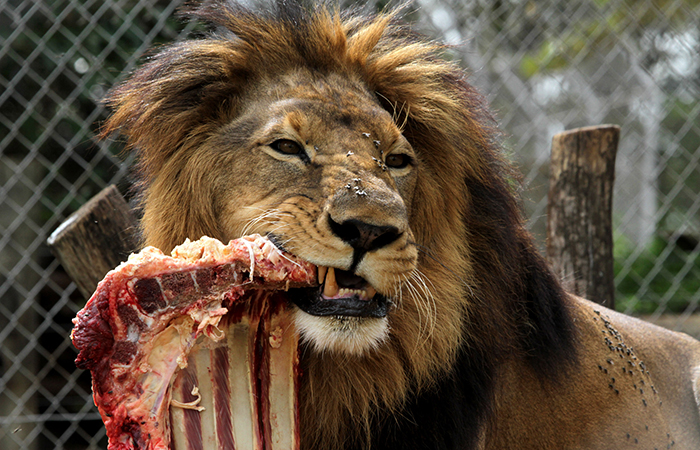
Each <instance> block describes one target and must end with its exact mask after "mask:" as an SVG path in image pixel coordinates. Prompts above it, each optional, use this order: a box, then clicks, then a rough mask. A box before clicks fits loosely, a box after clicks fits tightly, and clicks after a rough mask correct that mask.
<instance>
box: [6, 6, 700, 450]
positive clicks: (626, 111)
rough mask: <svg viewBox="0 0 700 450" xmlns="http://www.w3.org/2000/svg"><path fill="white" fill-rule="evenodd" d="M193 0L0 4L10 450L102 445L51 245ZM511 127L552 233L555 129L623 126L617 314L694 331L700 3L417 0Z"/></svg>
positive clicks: (539, 229)
mask: <svg viewBox="0 0 700 450" xmlns="http://www.w3.org/2000/svg"><path fill="white" fill-rule="evenodd" d="M180 3H181V1H167V0H144V1H135V0H106V1H104V0H0V43H1V45H0V86H2V89H0V186H1V187H0V299H1V300H0V448H2V449H4V450H10V449H44V448H58V449H83V448H105V447H106V438H105V436H104V430H103V427H102V423H101V421H100V419H99V416H98V414H97V411H96V409H95V408H94V406H93V405H92V401H91V397H90V395H91V394H90V380H89V374H88V373H86V372H83V371H78V370H77V369H75V366H74V365H73V360H74V358H75V356H76V353H75V350H74V349H73V347H72V345H71V343H70V340H69V335H70V330H71V328H72V323H71V319H72V318H73V317H74V316H75V314H76V312H77V311H78V309H80V308H81V307H82V306H83V305H84V303H85V299H83V298H81V297H80V295H79V293H78V292H77V290H76V288H75V285H74V284H72V283H71V281H70V280H69V279H68V278H67V276H66V275H65V273H64V271H63V270H62V268H61V267H60V265H59V264H58V263H57V261H56V260H55V259H54V258H53V257H52V255H51V254H50V252H49V251H48V249H47V246H46V244H45V241H46V238H47V237H48V235H49V234H50V233H51V231H53V230H54V229H55V228H56V227H57V226H58V224H59V223H60V222H61V221H62V220H64V219H65V218H66V217H67V216H68V215H69V214H70V213H72V212H73V211H75V210H76V209H77V208H78V207H79V206H80V205H82V204H83V203H85V202H86V201H87V200H88V199H89V198H90V197H92V196H93V195H94V194H96V193H97V192H99V191H100V190H101V189H102V188H104V187H105V186H107V185H109V184H112V183H114V184H117V185H118V186H119V187H120V189H121V191H122V192H128V188H129V186H130V180H129V171H128V167H129V166H130V165H131V162H132V161H131V159H130V157H129V156H128V155H123V154H120V148H119V147H118V146H116V145H114V144H109V143H96V142H95V141H94V140H93V138H94V135H95V133H96V130H97V128H98V127H99V122H100V120H103V119H104V118H105V117H106V111H105V109H104V108H103V107H102V105H101V104H100V99H101V98H102V97H103V95H104V93H105V91H106V89H108V88H109V87H110V86H112V85H113V84H114V83H115V82H116V81H117V80H119V79H120V78H121V77H122V76H123V75H122V74H124V73H128V72H129V71H130V70H132V69H133V68H134V67H136V66H137V64H138V63H139V62H141V61H142V60H143V58H144V55H147V52H148V49H150V48H152V47H153V46H154V45H158V44H161V43H165V42H170V41H172V40H175V39H179V38H181V37H183V36H185V35H186V34H188V32H189V31H190V29H191V26H190V25H186V24H184V23H181V22H179V21H178V20H177V19H175V18H174V17H173V14H174V12H175V10H176V9H177V7H178V6H179V5H180ZM413 6H414V7H415V13H412V14H411V17H412V18H414V19H415V20H416V28H419V29H421V30H422V31H424V32H425V33H427V34H429V35H432V36H438V37H441V39H443V40H445V41H446V42H448V43H450V44H454V45H455V47H454V48H453V49H452V51H450V52H449V54H448V55H447V57H450V58H455V59H457V60H459V61H461V62H463V63H464V65H465V66H467V67H469V68H470V70H471V73H472V77H471V79H472V82H473V83H474V84H475V85H476V86H477V87H479V88H480V89H481V90H482V92H485V93H486V94H487V96H488V98H489V100H490V101H491V103H492V105H493V107H494V109H495V111H496V112H497V115H498V117H499V120H500V122H501V125H502V127H503V129H504V130H505V131H506V133H507V136H508V137H507V142H506V144H507V150H508V151H509V152H510V154H511V158H512V159H513V160H514V161H516V162H517V164H518V165H519V166H520V168H521V170H522V172H523V184H524V188H525V189H524V197H525V209H526V211H527V213H528V214H529V216H530V217H531V229H532V231H533V233H534V234H535V235H536V237H538V238H539V239H540V240H542V237H543V236H544V226H545V225H544V224H545V218H544V212H545V206H546V198H545V197H546V191H547V188H548V180H547V174H548V159H549V148H550V143H551V138H552V136H553V135H554V134H555V133H557V132H559V131H563V130H564V129H570V128H574V127H578V126H586V125H597V124H601V123H614V124H618V125H620V126H621V128H622V133H621V145H620V149H619V154H618V163H617V182H616V183H617V184H616V192H615V200H614V209H615V211H614V221H615V226H616V230H615V244H616V251H615V254H616V261H615V270H616V284H617V286H618V288H617V299H616V301H617V304H618V309H620V310H622V311H624V312H627V313H631V314H637V315H643V316H644V317H646V318H648V319H650V320H654V321H662V322H663V323H665V324H666V325H667V326H669V327H670V328H673V329H685V330H686V331H689V332H691V333H692V334H695V335H696V336H700V329H698V328H700V327H697V325H695V324H696V323H697V321H696V320H695V316H693V315H692V314H693V313H694V312H695V311H696V310H697V309H698V302H699V301H700V246H699V245H698V240H699V238H700V214H699V213H698V209H700V164H699V163H698V159H699V158H700V150H699V147H700V58H699V57H698V54H700V31H699V29H698V27H697V24H698V23H700V2H699V1H698V0H687V1H672V0H572V1H567V2H560V1H554V0H543V1H534V0H532V1H527V0H415V2H414V4H413Z"/></svg>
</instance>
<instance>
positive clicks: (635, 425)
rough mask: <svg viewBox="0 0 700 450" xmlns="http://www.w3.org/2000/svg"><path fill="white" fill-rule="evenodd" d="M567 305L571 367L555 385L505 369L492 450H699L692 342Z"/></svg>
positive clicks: (696, 349)
mask: <svg viewBox="0 0 700 450" xmlns="http://www.w3.org/2000/svg"><path fill="white" fill-rule="evenodd" d="M569 305H570V311H571V314H572V319H573V322H574V326H575V332H576V335H577V346H578V348H577V353H578V355H579V357H578V360H577V363H576V365H575V366H573V367H571V369H570V370H569V371H568V373H567V374H566V376H564V377H561V378H559V379H558V380H556V381H551V380H549V379H543V378H542V377H541V376H539V374H535V373H533V372H532V371H531V370H529V369H528V368H527V367H525V366H523V365H521V364H518V363H517V362H516V363H514V364H511V365H506V366H505V367H506V368H505V371H504V372H503V373H502V374H501V382H500V383H499V388H497V390H496V395H497V402H496V404H497V411H496V414H495V418H496V422H497V424H498V425H497V426H496V427H495V430H497V431H496V432H495V433H494V434H493V440H492V444H494V445H493V448H501V447H499V446H500V445H505V444H506V443H507V442H509V441H511V440H512V439H516V438H517V439H518V440H519V441H520V443H521V444H520V447H519V448H592V449H597V448H600V449H604V448H626V446H629V445H633V444H639V445H643V446H647V447H649V448H654V447H656V448H667V446H668V445H671V446H672V448H688V449H691V448H699V446H700V414H699V411H698V396H697V393H698V378H699V375H700V342H698V341H696V340H694V339H692V338H690V337H689V336H687V335H685V334H682V333H676V332H672V331H669V330H665V329H662V328H660V327H657V326H655V325H653V324H650V323H647V322H644V321H642V320H639V319H635V318H632V317H629V316H626V315H623V314H620V313H617V312H615V311H612V310H610V309H607V308H604V307H602V306H600V305H597V304H595V303H591V302H589V301H587V300H584V299H581V298H577V297H570V298H569ZM512 386H518V388H517V389H515V390H514V389H512Z"/></svg>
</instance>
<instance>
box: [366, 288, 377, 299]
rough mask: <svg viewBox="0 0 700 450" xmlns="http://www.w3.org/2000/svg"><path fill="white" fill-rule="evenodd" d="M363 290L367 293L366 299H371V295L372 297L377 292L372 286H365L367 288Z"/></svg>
mask: <svg viewBox="0 0 700 450" xmlns="http://www.w3.org/2000/svg"><path fill="white" fill-rule="evenodd" d="M365 292H366V293H367V299H368V300H372V297H374V296H375V295H376V294H377V290H376V289H374V288H373V287H372V286H367V290H366V291H365Z"/></svg>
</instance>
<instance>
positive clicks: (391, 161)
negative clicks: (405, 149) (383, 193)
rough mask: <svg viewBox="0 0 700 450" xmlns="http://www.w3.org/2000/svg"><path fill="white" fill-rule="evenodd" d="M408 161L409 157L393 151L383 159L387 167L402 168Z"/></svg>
mask: <svg viewBox="0 0 700 450" xmlns="http://www.w3.org/2000/svg"><path fill="white" fill-rule="evenodd" d="M410 163H411V157H410V156H408V155H404V154H402V153H394V154H391V155H388V156H387V157H386V161H384V164H386V165H387V166H388V167H391V168H392V169H403V168H404V167H406V166H408V165H409V164H410Z"/></svg>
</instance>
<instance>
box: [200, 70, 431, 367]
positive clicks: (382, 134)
mask: <svg viewBox="0 0 700 450" xmlns="http://www.w3.org/2000/svg"><path fill="white" fill-rule="evenodd" d="M307 80H308V81H307ZM273 87H274V88H273ZM250 97H252V98H254V99H255V100H254V101H251V102H249V103H248V104H247V106H246V107H245V108H244V109H243V110H242V111H241V113H240V114H239V115H237V117H236V118H235V119H234V120H232V121H231V122H230V123H229V124H227V125H226V126H224V127H222V128H221V130H220V131H219V132H217V133H216V135H215V136H213V137H212V138H211V139H210V140H209V141H208V142H207V144H205V145H204V146H203V147H204V150H203V151H202V152H200V155H201V157H204V158H210V159H211V160H216V161H217V164H216V168H214V171H213V173H212V175H211V182H212V183H216V184H217V185H218V187H217V189H216V191H217V192H218V193H219V194H218V197H217V198H216V205H215V211H216V214H217V215H218V218H217V223H219V224H220V227H221V228H220V233H221V236H220V237H221V238H223V239H225V240H228V239H232V238H236V237H239V236H242V235H246V234H251V233H259V234H262V235H268V236H270V237H271V238H272V239H273V241H274V242H276V243H277V244H278V245H280V246H281V247H283V248H284V249H286V250H287V251H289V252H291V253H293V254H295V255H297V256H299V257H301V258H303V259H305V260H307V261H309V262H312V263H314V264H316V265H317V266H318V278H319V284H320V286H319V287H318V288H314V289H306V290H300V291H298V292H294V293H293V294H292V297H293V298H294V301H295V303H296V304H297V305H298V307H299V309H298V312H297V325H298V327H299V329H300V330H301V332H302V335H303V337H304V338H305V339H306V340H307V341H309V342H310V343H312V344H313V345H314V346H315V347H316V348H317V349H318V350H327V349H330V350H340V351H346V352H351V353H361V352H363V351H365V350H367V349H368V348H371V347H375V346H377V345H379V344H380V343H382V342H383V341H384V340H385V338H386V337H387V335H388V330H389V322H388V320H387V314H391V310H392V308H394V307H395V306H396V304H397V303H398V302H399V301H400V298H401V297H402V292H401V286H402V284H403V282H405V281H406V280H407V279H410V278H411V276H412V274H413V273H414V270H415V269H416V262H417V250H416V246H415V241H414V237H413V233H412V230H411V226H410V222H409V214H410V208H411V200H412V199H413V192H414V186H415V183H416V177H417V165H418V161H417V155H416V154H415V152H414V151H413V149H412V148H411V146H410V145H409V143H408V141H407V140H406V139H405V138H404V137H403V136H402V134H401V131H400V129H399V127H398V126H397V124H396V123H395V122H394V120H393V118H392V116H391V115H390V114H389V113H388V112H387V111H386V110H384V109H382V108H381V107H380V106H379V104H378V103H377V102H376V100H375V99H373V98H372V96H371V94H369V93H368V92H367V91H366V90H365V89H363V88H362V86H361V85H359V84H356V83H351V82H349V81H348V80H347V79H345V78H343V77H341V76H340V75H331V76H329V77H323V78H321V77H317V78H316V79H315V80H314V79H312V76H311V74H309V73H306V72H302V71H296V72H294V73H292V74H289V75H287V76H285V77H283V78H282V79H281V80H275V81H273V82H270V83H269V84H263V85H261V86H259V87H258V88H257V89H255V90H254V91H253V92H252V93H251V94H250Z"/></svg>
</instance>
